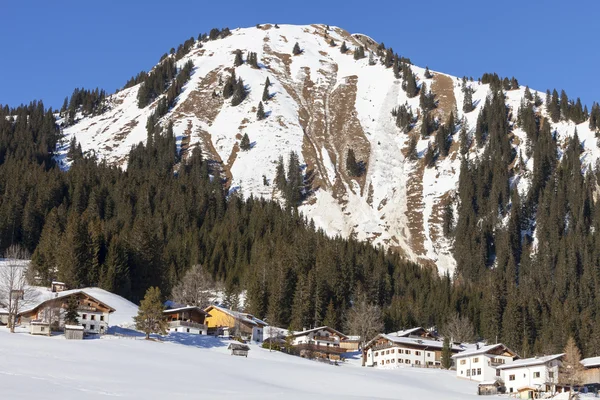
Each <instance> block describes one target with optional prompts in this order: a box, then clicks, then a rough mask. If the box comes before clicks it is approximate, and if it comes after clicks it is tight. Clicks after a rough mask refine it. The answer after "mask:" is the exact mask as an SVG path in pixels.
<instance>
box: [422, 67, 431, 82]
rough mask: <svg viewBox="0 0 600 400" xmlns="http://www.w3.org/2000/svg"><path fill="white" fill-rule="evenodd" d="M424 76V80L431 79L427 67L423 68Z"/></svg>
mask: <svg viewBox="0 0 600 400" xmlns="http://www.w3.org/2000/svg"><path fill="white" fill-rule="evenodd" d="M424 76H425V79H431V78H433V74H432V73H431V72H430V71H429V67H427V66H426V67H425V74H424Z"/></svg>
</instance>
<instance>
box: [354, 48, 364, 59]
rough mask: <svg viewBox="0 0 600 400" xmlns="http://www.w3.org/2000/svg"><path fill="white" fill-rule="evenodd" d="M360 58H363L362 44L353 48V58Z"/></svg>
mask: <svg viewBox="0 0 600 400" xmlns="http://www.w3.org/2000/svg"><path fill="white" fill-rule="evenodd" d="M361 58H365V48H364V46H358V47H355V48H354V59H355V60H360V59H361Z"/></svg>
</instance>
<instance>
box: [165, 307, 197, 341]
mask: <svg viewBox="0 0 600 400" xmlns="http://www.w3.org/2000/svg"><path fill="white" fill-rule="evenodd" d="M163 313H164V315H165V317H166V319H167V323H168V325H169V332H179V333H190V334H194V335H206V334H207V333H208V327H207V326H206V324H205V323H204V321H205V319H206V316H207V315H208V314H207V313H206V311H204V310H203V309H201V308H200V307H181V308H172V309H167V310H165V311H163Z"/></svg>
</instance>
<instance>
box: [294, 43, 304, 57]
mask: <svg viewBox="0 0 600 400" xmlns="http://www.w3.org/2000/svg"><path fill="white" fill-rule="evenodd" d="M292 53H293V54H294V55H295V56H297V55H299V54H300V53H302V49H300V45H299V44H298V42H296V43H295V44H294V48H293V50H292Z"/></svg>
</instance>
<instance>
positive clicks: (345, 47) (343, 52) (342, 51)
mask: <svg viewBox="0 0 600 400" xmlns="http://www.w3.org/2000/svg"><path fill="white" fill-rule="evenodd" d="M347 52H348V47H347V46H346V42H345V41H344V42H342V45H341V46H340V53H342V54H346V53H347Z"/></svg>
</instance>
